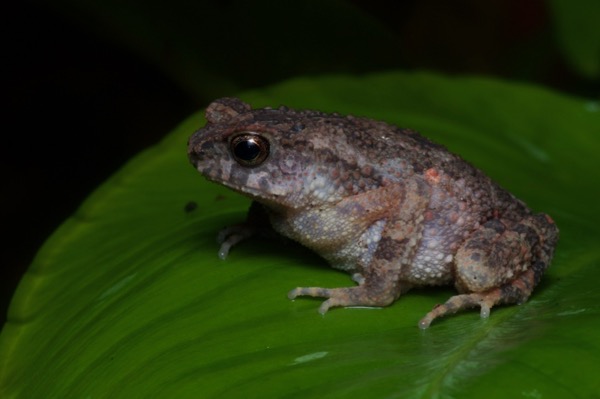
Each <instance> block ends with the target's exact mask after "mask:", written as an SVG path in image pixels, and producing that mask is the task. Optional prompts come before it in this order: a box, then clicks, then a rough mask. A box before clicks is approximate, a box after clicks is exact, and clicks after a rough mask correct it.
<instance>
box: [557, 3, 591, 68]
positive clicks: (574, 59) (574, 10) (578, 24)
mask: <svg viewBox="0 0 600 399" xmlns="http://www.w3.org/2000/svg"><path fill="white" fill-rule="evenodd" d="M549 5H550V6H551V7H550V10H551V12H552V17H553V19H554V23H555V25H556V36H557V40H558V43H559V45H560V47H561V49H562V52H563V53H564V55H565V56H566V59H567V61H568V62H569V63H570V64H571V66H572V67H573V68H574V69H575V70H576V71H577V72H578V73H580V74H581V75H583V76H584V77H586V78H588V79H599V78H600V29H598V21H599V20H600V2H599V1H597V0H575V1H573V0H551V1H550V2H549Z"/></svg>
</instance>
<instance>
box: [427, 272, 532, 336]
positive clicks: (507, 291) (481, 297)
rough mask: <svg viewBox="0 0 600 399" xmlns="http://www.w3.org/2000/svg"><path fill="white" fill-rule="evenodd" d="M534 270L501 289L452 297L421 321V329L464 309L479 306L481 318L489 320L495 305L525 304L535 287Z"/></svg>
mask: <svg viewBox="0 0 600 399" xmlns="http://www.w3.org/2000/svg"><path fill="white" fill-rule="evenodd" d="M534 269H535V268H532V269H529V270H527V271H526V272H525V273H523V274H521V275H520V276H519V277H518V278H517V279H515V280H514V281H511V282H510V283H507V284H505V285H503V286H501V287H499V288H494V289H491V290H489V291H486V292H474V293H471V294H461V295H455V296H453V297H451V298H450V299H448V300H447V301H446V303H444V304H442V305H438V306H436V307H435V308H434V309H433V310H432V311H431V312H429V313H427V314H426V315H425V317H423V318H422V319H421V320H420V321H419V328H421V329H426V328H428V327H429V325H430V324H431V322H432V321H433V320H435V319H437V318H438V317H442V316H445V315H448V314H452V313H456V312H458V311H459V310H462V309H469V308H474V307H477V306H479V307H480V309H481V311H480V315H481V317H482V318H488V317H489V316H490V309H491V308H492V307H493V306H495V305H500V304H509V303H523V302H525V301H526V300H527V298H529V296H530V295H531V292H532V291H533V288H534V287H535V279H536V277H535V274H536V272H535V270H534Z"/></svg>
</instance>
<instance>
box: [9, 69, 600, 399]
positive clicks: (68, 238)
mask: <svg viewBox="0 0 600 399" xmlns="http://www.w3.org/2000/svg"><path fill="white" fill-rule="evenodd" d="M241 97H242V98H243V99H244V100H246V101H248V102H250V103H251V104H253V105H254V106H256V107H260V106H267V105H270V106H278V105H280V104H286V105H288V106H290V107H297V108H313V109H320V110H324V111H338V112H341V113H351V114H354V115H363V116H369V117H373V118H377V119H384V120H387V121H389V122H392V123H395V124H398V125H400V126H405V127H412V128H416V129H418V130H420V131H421V132H422V133H424V134H425V135H427V136H429V137H430V138H432V139H434V140H436V141H438V142H440V143H443V144H445V145H446V146H447V147H449V148H450V149H451V150H453V151H455V152H458V153H460V154H461V155H462V156H463V157H465V158H466V159H468V160H470V161H471V162H473V163H474V164H475V165H477V166H478V167H480V168H481V169H483V170H484V171H486V172H487V173H488V174H490V175H491V176H492V177H493V178H495V179H496V180H497V181H498V182H499V183H500V184H502V185H503V186H505V187H506V188H508V189H509V190H510V191H511V192H513V193H514V194H515V195H517V196H518V197H520V198H522V199H523V200H525V201H526V202H527V203H528V204H529V205H530V206H531V207H532V208H534V209H535V210H540V211H542V210H543V211H545V212H547V213H549V214H550V215H552V217H553V218H554V219H555V220H556V222H557V224H558V225H559V227H560V229H561V241H560V243H559V247H558V250H557V253H556V257H555V260H554V262H553V264H552V266H551V268H550V269H549V271H548V273H547V274H546V276H545V277H544V279H543V281H542V283H541V285H540V286H539V287H538V288H537V289H536V291H535V292H534V295H533V297H532V298H531V299H530V301H529V302H527V303H525V304H523V305H520V306H510V307H500V308H494V309H492V314H491V317H490V318H489V319H481V318H480V317H479V315H478V313H477V312H464V313H460V314H457V315H455V316H452V317H447V318H443V319H441V320H437V321H436V322H434V324H432V326H431V328H429V329H428V330H425V331H421V330H419V329H418V328H417V322H418V320H419V319H420V317H422V316H423V315H424V314H425V313H426V312H427V311H428V310H430V309H431V308H432V307H433V306H434V305H435V304H437V303H440V302H443V301H444V300H446V299H447V298H448V297H449V296H450V295H452V294H453V291H452V289H451V288H443V289H425V290H414V291H411V292H409V293H407V294H406V295H405V296H404V297H402V298H401V299H400V300H399V301H397V302H396V303H395V304H393V305H392V306H390V307H388V308H385V309H358V308H348V309H333V310H331V311H330V312H329V313H327V314H326V315H325V316H321V315H319V314H318V313H317V307H318V305H319V301H318V300H311V299H305V298H303V299H297V300H295V301H289V300H288V299H287V298H286V292H287V291H288V290H289V289H291V288H293V287H295V286H306V285H318V286H333V287H335V286H348V285H351V284H352V282H351V281H350V278H349V276H347V275H346V274H344V273H341V272H338V271H335V270H333V269H331V268H329V267H327V265H326V264H325V263H324V261H322V260H321V259H320V258H318V257H317V256H315V255H314V254H311V253H310V252H308V251H307V250H306V249H304V248H301V247H299V246H296V245H294V244H288V243H286V242H283V241H281V242H280V241H277V240H274V239H266V238H257V239H254V240H251V241H247V242H245V243H243V244H240V245H239V246H237V247H235V248H234V249H233V251H232V252H231V254H230V256H229V257H228V258H227V259H226V260H225V261H221V260H219V259H218V257H217V250H218V245H217V244H216V242H215V236H216V234H217V232H218V230H219V229H220V228H222V227H224V226H227V225H229V224H232V223H235V222H237V221H241V220H242V219H243V218H244V214H245V210H246V208H247V206H248V204H249V201H248V200H247V199H245V198H243V197H241V196H239V195H237V194H234V193H232V192H230V191H228V190H226V189H224V188H221V187H219V186H217V185H214V184H211V183H208V182H206V181H205V180H204V179H202V178H201V176H199V175H198V173H197V172H196V171H195V170H194V169H193V168H192V167H191V166H190V165H189V163H188V161H187V158H186V140H187V138H188V137H189V136H190V135H191V133H192V132H193V131H194V130H196V129H197V128H198V127H200V126H201V125H202V124H203V123H204V122H203V119H202V114H201V113H198V114H196V115H194V116H192V117H191V118H190V119H188V120H187V121H185V122H183V123H182V124H181V125H180V126H179V127H178V128H177V129H176V130H175V131H174V132H173V133H172V134H170V135H169V136H168V137H167V138H166V139H165V140H164V141H163V142H162V143H161V144H160V145H157V146H156V147H154V148H151V149H149V150H147V151H146V152H144V153H143V154H141V155H139V156H138V157H136V158H135V159H133V160H132V161H131V162H130V163H129V164H128V165H126V166H125V167H124V168H123V169H122V170H121V171H120V172H119V173H117V174H116V175H115V176H113V177H112V178H111V179H110V180H109V181H107V182H106V183H105V184H104V185H103V186H101V187H100V188H99V189H98V190H97V191H96V192H95V193H94V194H93V195H91V196H90V198H89V199H88V200H87V201H86V202H85V203H84V204H83V205H82V206H81V208H80V209H79V211H78V212H77V213H76V214H75V215H73V217H72V218H70V219H69V220H67V221H66V222H65V223H64V225H62V226H61V227H60V228H59V229H58V231H57V232H56V233H55V234H54V235H53V236H52V237H51V238H50V239H49V240H48V242H47V243H46V244H45V245H44V247H43V248H42V249H41V251H40V252H39V254H38V256H37V258H36V260H35V261H34V263H33V264H32V265H31V268H30V269H29V271H28V273H27V274H26V275H25V277H24V278H23V280H22V282H21V284H20V286H19V289H18V291H17V293H16V295H15V297H14V299H13V302H12V305H11V308H10V314H9V321H8V323H7V324H6V325H5V326H4V328H3V330H2V333H1V335H0V396H1V397H3V398H42V397H43V398H153V397H157V398H158V397H160V398H164V397H169V398H229V397H261V398H265V397H267V398H275V397H276V398H301V397H302V398H307V397H319V398H348V397H377V398H481V397H486V398H507V397H511V398H512V397H514V398H521V397H522V398H566V397H569V398H590V397H594V396H593V395H597V393H598V392H600V385H599V382H598V381H599V380H598V378H597V371H598V364H599V362H600V338H599V333H598V331H600V307H599V305H598V304H599V302H600V290H598V289H597V287H596V284H597V281H599V280H600V247H599V246H598V242H599V241H600V233H599V230H600V229H599V228H598V226H599V224H600V220H599V219H600V216H599V215H600V212H598V211H599V205H598V202H597V198H598V193H599V191H598V188H597V184H598V182H599V181H600V179H599V173H600V161H599V160H598V156H597V154H598V151H600V138H599V134H600V112H599V106H598V103H595V102H591V101H586V100H582V99H574V98H568V97H565V96H562V95H559V94H556V93H553V92H551V91H548V90H545V89H541V88H537V87H533V86H529V85H522V84H516V83H507V82H500V81H494V80H489V79H483V78H473V77H463V78H447V77H441V76H438V75H434V74H428V73H401V72H397V73H396V72H390V73H384V74H378V75H370V76H365V77H350V76H331V77H322V78H302V79H294V80H290V81H287V82H285V83H282V84H279V85H277V86H272V87H268V88H265V89H261V90H257V91H252V92H246V93H242V94H241Z"/></svg>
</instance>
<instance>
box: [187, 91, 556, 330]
mask: <svg viewBox="0 0 600 399" xmlns="http://www.w3.org/2000/svg"><path fill="white" fill-rule="evenodd" d="M206 119H207V121H208V122H207V124H206V126H204V127H203V128H202V129H200V130H198V131H197V132H195V133H194V134H193V136H191V138H190V139H189V143H188V155H189V159H190V161H191V163H192V164H193V165H194V167H195V168H196V169H197V170H198V171H199V172H200V173H201V174H202V175H203V176H204V177H205V178H207V179H209V180H211V181H214V182H217V183H219V184H222V185H224V186H226V187H229V188H231V189H232V190H235V191H237V192H239V193H241V194H243V195H246V196H248V197H250V198H251V199H252V200H253V203H252V205H251V207H250V211H249V213H248V218H247V220H246V221H245V222H244V223H241V224H239V225H235V226H232V227H229V228H226V229H224V230H223V231H221V232H220V234H219V241H220V243H221V249H220V252H219V254H220V256H221V257H222V258H225V257H226V256H227V254H228V252H229V250H230V248H231V247H232V246H233V245H235V244H237V243H238V242H240V241H242V240H244V239H246V238H248V237H250V236H252V235H254V234H256V233H257V232H259V231H261V230H264V229H267V228H268V229H272V230H274V231H275V232H277V233H279V234H281V235H283V236H285V237H288V238H291V239H292V240H295V241H297V242H299V243H301V244H303V245H304V246H306V247H308V248H310V249H311V250H313V251H315V252H316V253H317V254H319V255H321V256H322V257H323V258H325V259H326V260H327V261H328V262H329V263H330V265H331V266H332V267H334V268H336V269H340V270H343V271H346V272H348V273H350V274H351V275H352V279H353V280H354V282H355V283H356V285H355V286H352V287H343V288H321V287H298V288H295V289H293V290H292V291H290V292H289V294H288V297H289V298H290V299H294V298H297V297H299V296H309V297H321V298H325V301H324V302H323V303H322V304H321V306H320V308H319V312H320V313H322V314H324V313H325V312H327V311H328V310H329V309H330V308H332V307H338V306H376V307H381V306H388V305H390V304H392V303H393V302H394V301H396V300H397V299H398V298H399V297H400V296H401V295H402V294H404V293H406V292H407V291H408V290H410V289H411V288H413V287H423V286H441V285H453V286H454V287H455V288H456V290H457V291H458V294H457V295H455V296H452V297H451V298H449V299H448V300H447V301H446V302H445V303H444V304H441V305H438V306H436V307H435V308H433V310H431V311H430V312H429V313H427V314H426V315H425V316H424V317H423V318H422V319H421V320H420V321H419V323H418V325H419V327H420V328H422V329H425V328H427V327H429V325H430V324H431V322H432V321H433V320H434V319H436V318H438V317H440V316H444V315H447V314H451V313H455V312H457V311H459V310H461V309H467V308H473V307H478V308H479V309H480V315H481V317H484V318H485V317H488V316H489V314H490V308H492V307H493V306H495V305H499V304H520V303H523V302H525V301H526V300H527V299H528V298H529V296H530V295H531V294H532V291H533V289H534V287H535V286H536V285H537V284H538V283H539V281H540V279H541V278H542V275H543V274H544V272H545V271H546V269H547V268H548V265H549V264H550V261H551V260H552V256H553V253H554V248H555V245H556V242H557V240H558V228H557V226H556V224H555V223H554V222H553V220H552V219H551V218H550V216H548V215H546V214H544V213H533V212H532V211H531V210H530V209H529V208H528V207H527V206H526V205H525V203H524V202H523V201H521V200H519V199H517V198H515V197H514V196H513V195H512V194H510V193H509V192H508V191H506V190H505V189H503V188H501V187H500V186H499V185H498V184H496V183H494V182H493V181H492V180H491V179H490V178H489V177H487V176H486V175H485V174H484V173H483V172H481V171H480V170H478V169H477V168H475V167H473V166H472V165H471V164H469V163H468V162H466V161H465V160H463V159H461V158H460V157H459V156H457V155H455V154H453V153H451V152H449V151H448V150H447V149H446V148H444V147H443V146H441V145H439V144H436V143H433V142H432V141H430V140H428V139H427V138H425V137H423V136H421V135H420V134H419V133H417V132H416V131H414V130H411V129H403V128H398V127H396V126H392V125H390V124H387V123H385V122H381V121H376V120H371V119H367V118H361V117H354V116H343V115H338V114H335V113H334V114H327V113H323V112H319V111H310V110H293V109H290V108H287V107H279V108H263V109H252V107H251V106H250V105H248V104H246V103H244V102H242V101H241V100H239V99H236V98H222V99H219V100H216V101H214V102H213V103H211V104H210V105H209V106H208V108H207V109H206Z"/></svg>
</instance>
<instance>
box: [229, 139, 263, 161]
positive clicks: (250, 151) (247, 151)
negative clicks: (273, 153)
mask: <svg viewBox="0 0 600 399" xmlns="http://www.w3.org/2000/svg"><path fill="white" fill-rule="evenodd" d="M229 148H230V149H231V153H232V154H233V158H235V160H236V161H237V163H239V164H240V165H242V166H258V165H260V164H262V163H263V162H264V161H265V159H267V156H269V141H268V140H267V139H266V138H264V137H263V136H259V135H258V134H255V133H250V132H244V133H240V134H238V135H236V136H234V137H233V138H232V139H231V141H230V142H229Z"/></svg>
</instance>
